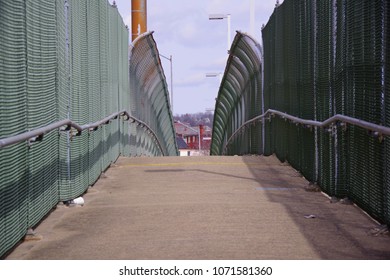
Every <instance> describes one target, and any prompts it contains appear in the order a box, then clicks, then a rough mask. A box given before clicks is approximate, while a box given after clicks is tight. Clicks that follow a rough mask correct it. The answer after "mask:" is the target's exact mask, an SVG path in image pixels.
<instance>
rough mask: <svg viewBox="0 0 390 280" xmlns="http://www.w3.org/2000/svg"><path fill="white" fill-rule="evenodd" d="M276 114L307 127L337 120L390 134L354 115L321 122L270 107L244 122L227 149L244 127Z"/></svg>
mask: <svg viewBox="0 0 390 280" xmlns="http://www.w3.org/2000/svg"><path fill="white" fill-rule="evenodd" d="M275 115H276V116H279V117H281V118H283V119H286V120H290V121H292V122H293V123H296V124H301V125H306V126H307V127H320V128H323V127H328V126H331V125H332V124H334V123H335V122H341V123H344V124H351V125H355V126H359V127H361V128H364V129H366V130H369V131H372V132H374V133H376V134H378V135H389V136H390V127H387V126H382V125H378V124H374V123H370V122H367V121H363V120H360V119H356V118H352V117H348V116H344V115H340V114H337V115H334V116H333V117H330V118H329V119H327V120H325V121H323V122H320V121H313V120H307V119H302V118H298V117H295V116H292V115H289V114H287V113H283V112H281V111H278V110H273V109H268V110H267V111H266V112H265V113H264V114H262V115H260V116H257V117H255V118H253V119H250V120H248V121H246V122H245V123H244V124H242V125H241V126H240V127H239V128H238V129H237V130H236V131H235V132H234V133H233V134H232V135H231V136H230V137H229V139H228V141H227V142H226V144H225V149H226V147H227V146H228V145H229V144H230V142H231V141H232V139H233V138H234V137H235V136H236V135H237V134H238V133H240V131H241V130H242V129H244V128H245V127H247V126H248V125H251V124H252V123H254V122H258V121H261V122H262V121H264V119H265V118H267V117H269V116H270V117H273V116H275Z"/></svg>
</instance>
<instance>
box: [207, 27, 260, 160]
mask: <svg viewBox="0 0 390 280" xmlns="http://www.w3.org/2000/svg"><path fill="white" fill-rule="evenodd" d="M261 56H262V54H261V47H260V44H259V43H258V42H257V41H256V40H255V39H254V38H252V37H251V36H249V35H248V34H245V33H242V32H239V31H237V34H236V36H235V38H234V41H233V44H232V47H231V49H230V52H229V59H228V61H227V66H226V69H225V73H224V76H223V79H222V82H221V86H220V89H219V92H218V98H217V102H216V105H215V115H214V124H213V137H212V143H211V154H213V155H217V154H221V152H222V149H223V147H224V144H225V142H226V140H227V138H228V134H231V133H230V131H231V129H233V131H234V130H235V129H237V128H238V127H234V128H232V127H230V126H229V124H230V123H231V118H232V117H233V116H234V117H235V118H236V120H235V123H236V125H239V124H242V123H243V122H245V121H246V120H248V119H250V118H252V117H254V116H255V115H256V113H257V111H256V107H258V106H260V107H261V104H262V101H261V96H260V94H259V95H257V94H256V92H257V91H258V92H260V90H261ZM254 76H255V77H254Z"/></svg>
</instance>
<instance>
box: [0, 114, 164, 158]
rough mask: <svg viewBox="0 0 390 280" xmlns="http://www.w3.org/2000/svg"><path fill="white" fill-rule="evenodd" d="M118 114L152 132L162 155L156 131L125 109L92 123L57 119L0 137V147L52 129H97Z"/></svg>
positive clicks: (39, 137) (36, 137)
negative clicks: (82, 123) (13, 134)
mask: <svg viewBox="0 0 390 280" xmlns="http://www.w3.org/2000/svg"><path fill="white" fill-rule="evenodd" d="M120 116H126V117H127V118H128V120H133V122H136V123H137V124H138V125H140V126H142V127H144V128H145V129H146V130H147V131H149V132H150V133H151V134H152V138H154V139H155V141H156V143H157V145H158V147H159V149H160V151H161V153H162V154H163V155H164V149H163V148H162V146H161V143H160V141H159V139H158V137H157V135H156V133H155V132H154V131H153V129H151V128H150V127H149V126H148V125H147V124H146V123H145V122H143V121H141V120H139V119H137V118H135V117H133V116H132V115H130V113H129V112H127V111H126V110H122V111H119V112H116V113H113V114H111V115H109V116H107V117H105V118H104V119H101V120H100V121H97V122H94V123H89V124H85V125H79V124H77V123H75V122H73V121H72V120H70V119H65V120H62V121H58V122H55V123H52V124H49V125H47V126H44V127H40V128H37V129H34V130H31V131H28V132H24V133H21V134H18V135H15V136H10V137H6V138H2V139H0V149H1V148H5V147H7V146H11V145H14V144H17V143H20V142H23V141H28V143H33V142H35V141H39V140H42V139H43V136H44V135H45V134H47V133H49V132H51V131H53V130H56V129H59V128H63V129H62V130H70V129H71V128H74V129H76V130H77V132H78V133H77V134H76V135H80V134H81V132H82V131H85V130H88V131H94V130H97V129H98V128H99V127H100V126H102V125H106V124H109V123H110V121H111V120H113V119H117V118H118V117H120Z"/></svg>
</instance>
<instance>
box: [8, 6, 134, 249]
mask: <svg viewBox="0 0 390 280" xmlns="http://www.w3.org/2000/svg"><path fill="white" fill-rule="evenodd" d="M128 36H129V35H128V30H127V28H126V27H125V26H124V24H123V20H122V18H121V17H120V15H119V13H118V10H117V8H116V7H113V6H111V5H110V4H109V3H108V2H107V1H106V0H98V1H96V0H56V1H50V0H34V1H33V0H27V1H25V0H23V1H19V0H16V1H3V0H1V1H0V119H1V123H0V138H7V137H10V136H13V135H19V134H20V133H23V132H26V131H30V130H34V129H37V128H40V127H44V126H47V125H49V124H52V123H54V122H56V121H58V120H64V119H71V120H72V121H74V122H75V123H78V124H87V123H94V122H97V121H99V120H101V119H104V118H105V117H106V116H108V115H110V114H112V113H114V112H119V111H121V110H127V111H128V110H129V108H130V106H129V101H130V98H129V93H130V90H129V68H128V40H129V37H128ZM128 132H129V128H128V123H127V122H125V121H124V119H123V118H116V119H113V120H111V121H110V123H109V124H108V123H107V124H106V125H105V126H104V127H102V128H99V129H97V130H96V131H90V132H88V131H86V132H83V133H82V134H81V135H77V133H76V132H75V131H62V130H61V131H59V130H54V131H52V132H49V133H46V134H45V135H44V137H43V138H42V137H41V138H39V137H38V138H39V139H38V140H40V141H38V142H34V143H33V144H32V145H26V143H20V144H15V145H13V146H9V147H5V148H1V149H0V158H1V160H0V242H1V244H0V256H1V255H3V254H4V253H5V252H7V251H8V250H9V249H10V248H12V247H13V246H14V245H15V244H16V243H17V242H18V241H19V240H20V239H21V238H22V237H23V236H24V235H25V234H26V231H27V229H28V228H30V227H33V226H35V225H36V224H37V223H38V222H39V221H40V220H41V219H42V218H43V217H44V216H45V215H46V214H47V213H48V212H49V211H50V210H51V209H52V208H53V207H54V206H55V205H56V204H57V203H58V202H59V201H66V200H71V199H73V198H75V197H77V196H79V195H81V194H82V193H84V192H85V190H86V189H87V188H88V186H89V185H91V184H93V183H94V182H95V181H96V180H97V179H98V177H99V175H100V174H101V172H102V171H104V170H105V169H106V168H107V167H108V166H109V165H110V164H111V162H113V161H115V160H116V158H117V157H118V156H119V154H120V153H123V154H124V155H129V154H130V153H129V147H130V146H129V143H128V140H129V134H128Z"/></svg>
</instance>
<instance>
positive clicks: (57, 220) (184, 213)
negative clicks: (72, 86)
mask: <svg viewBox="0 0 390 280" xmlns="http://www.w3.org/2000/svg"><path fill="white" fill-rule="evenodd" d="M308 186H309V183H308V182H307V181H306V180H305V179H304V178H302V176H301V175H300V174H299V173H297V172H296V171H295V170H294V169H292V168H291V167H290V166H288V165H287V164H284V163H280V162H279V161H278V160H277V159H276V158H275V157H262V156H248V157H238V156H235V157H165V158H120V159H119V160H118V161H117V162H116V164H115V165H113V166H112V167H111V168H110V169H109V170H108V171H107V172H106V173H105V174H104V175H103V176H102V178H101V179H100V180H99V181H98V182H97V183H96V184H95V185H94V186H93V187H91V188H90V189H89V191H88V193H86V194H85V195H84V200H85V205H84V206H83V207H67V206H64V205H59V206H58V207H57V208H56V209H55V210H54V211H53V212H52V213H51V214H50V215H49V216H48V217H47V218H46V219H45V220H44V221H43V222H42V223H41V224H40V225H39V226H38V227H37V228H36V229H35V233H36V238H32V240H30V241H25V242H23V243H21V244H20V245H19V246H18V247H17V248H16V249H15V250H14V251H13V252H12V253H11V254H9V255H8V257H7V259H104V260H108V259H142V260H144V259H181V260H194V259H274V260H283V259H298V260H302V259H390V237H389V236H388V234H381V233H380V232H379V229H380V228H379V226H378V224H376V223H375V222H374V221H373V220H371V219H370V218H369V217H368V216H367V215H366V214H364V213H363V212H362V211H361V210H360V209H358V208H357V207H355V206H354V205H352V204H348V203H342V202H337V201H334V202H333V203H331V202H330V200H329V198H328V197H326V196H325V195H323V194H322V193H320V192H312V191H308V189H310V190H312V189H313V188H308Z"/></svg>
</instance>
